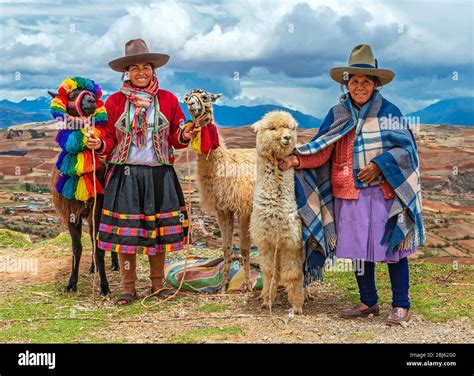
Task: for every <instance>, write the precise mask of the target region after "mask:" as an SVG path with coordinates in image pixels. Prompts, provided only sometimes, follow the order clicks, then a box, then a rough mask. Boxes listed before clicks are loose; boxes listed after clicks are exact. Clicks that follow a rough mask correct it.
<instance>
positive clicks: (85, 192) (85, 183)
mask: <svg viewBox="0 0 474 376" xmlns="http://www.w3.org/2000/svg"><path fill="white" fill-rule="evenodd" d="M74 90H83V91H85V92H89V93H90V94H92V95H93V96H94V98H95V100H96V106H97V107H96V110H95V112H94V113H93V114H92V115H91V116H89V117H86V116H83V117H80V118H77V119H78V120H81V121H78V122H77V123H76V124H77V125H78V126H77V127H78V128H80V129H61V130H60V131H59V132H58V134H57V136H56V142H57V144H58V145H59V146H60V147H61V149H62V151H61V153H60V154H59V156H58V159H57V161H56V168H57V169H58V170H59V175H58V178H57V180H56V183H55V188H56V191H57V192H58V193H59V194H61V195H63V196H64V197H65V198H67V199H68V200H74V199H75V200H79V201H87V200H88V199H89V198H92V197H94V179H95V181H96V192H97V193H98V194H100V193H102V192H103V188H102V185H101V184H100V182H99V180H97V179H96V177H95V171H94V161H93V159H92V158H94V159H95V170H96V171H97V170H98V169H99V168H100V160H99V157H98V155H97V154H96V153H94V154H92V151H91V150H90V149H88V148H87V146H86V143H87V139H88V137H90V136H91V135H92V134H93V135H94V136H96V137H100V136H101V132H100V129H98V128H96V127H95V126H94V125H101V124H105V123H106V122H107V112H106V111H105V106H104V103H103V102H102V101H101V100H100V98H101V96H102V91H101V90H100V87H99V85H97V84H96V83H95V82H94V81H92V80H89V79H87V78H83V77H72V78H70V77H68V78H66V79H65V80H64V81H63V82H62V83H61V85H60V86H59V89H58V95H57V96H56V97H55V98H53V100H52V101H51V115H52V116H53V118H55V119H57V120H63V121H67V120H68V119H71V118H72V119H74V117H73V116H72V115H70V114H68V113H67V106H68V102H69V94H70V93H71V92H73V91H74ZM81 94H82V93H81ZM81 94H79V95H78V98H79V101H80V100H82V98H83V95H81ZM76 99H77V98H76ZM78 107H80V103H79V106H78ZM81 123H82V124H84V126H83V127H80V126H79V125H80V124H81ZM90 125H92V127H90ZM65 128H68V127H65Z"/></svg>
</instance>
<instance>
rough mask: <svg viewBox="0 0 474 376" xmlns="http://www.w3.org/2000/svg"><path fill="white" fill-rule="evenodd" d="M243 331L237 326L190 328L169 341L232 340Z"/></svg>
mask: <svg viewBox="0 0 474 376" xmlns="http://www.w3.org/2000/svg"><path fill="white" fill-rule="evenodd" d="M242 333H243V331H242V329H241V328H239V327H238V326H227V327H214V326H207V327H204V328H196V329H191V330H189V331H187V332H185V333H183V334H179V335H177V336H174V337H173V339H172V341H171V342H174V343H200V342H203V341H206V342H208V341H212V342H222V341H228V340H232V338H233V337H235V336H237V335H239V334H242Z"/></svg>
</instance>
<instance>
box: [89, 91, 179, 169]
mask: <svg viewBox="0 0 474 376" xmlns="http://www.w3.org/2000/svg"><path fill="white" fill-rule="evenodd" d="M154 100H155V109H158V107H159V111H156V114H155V125H154V128H153V131H152V132H153V137H152V139H153V150H154V152H155V154H156V157H157V159H158V161H159V162H160V163H162V164H167V165H171V164H173V162H174V155H173V148H175V149H183V148H185V147H187V145H188V144H187V143H182V142H180V135H181V131H182V128H181V127H180V124H182V123H184V120H185V116H184V114H183V111H182V110H181V107H180V106H179V102H178V99H177V98H176V96H174V95H173V94H172V93H170V92H169V91H166V90H161V89H160V90H158V95H157V96H156V97H155V98H154ZM157 101H158V103H157ZM128 107H129V102H128V101H127V97H126V96H125V94H123V93H122V92H117V93H114V94H112V95H111V96H110V97H108V98H107V100H106V102H105V108H106V110H107V117H108V119H107V123H106V124H105V125H104V126H102V127H103V129H101V131H102V136H101V139H102V141H103V145H102V147H101V149H99V150H98V154H100V155H105V156H106V159H107V160H108V161H109V162H110V163H114V164H124V163H126V162H127V158H128V153H129V151H130V145H131V141H132V131H131V126H130V119H129V117H128V116H127V114H128V111H127V108H128Z"/></svg>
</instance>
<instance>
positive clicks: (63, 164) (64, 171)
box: [59, 153, 72, 175]
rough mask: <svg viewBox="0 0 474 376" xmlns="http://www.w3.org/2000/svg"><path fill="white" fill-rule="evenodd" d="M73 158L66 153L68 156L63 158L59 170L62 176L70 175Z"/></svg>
mask: <svg viewBox="0 0 474 376" xmlns="http://www.w3.org/2000/svg"><path fill="white" fill-rule="evenodd" d="M71 157H72V154H69V153H66V155H65V156H64V157H63V158H62V162H61V167H60V168H59V171H61V174H63V175H69V174H68V173H67V172H68V169H69V164H70V163H71Z"/></svg>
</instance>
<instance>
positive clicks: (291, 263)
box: [250, 111, 304, 314]
mask: <svg viewBox="0 0 474 376" xmlns="http://www.w3.org/2000/svg"><path fill="white" fill-rule="evenodd" d="M253 128H254V130H255V132H256V133H257V180H256V182H255V192H254V198H253V211H252V216H251V219H250V235H251V239H252V241H253V243H254V244H255V245H256V246H257V247H258V248H259V253H260V257H259V258H260V260H261V262H260V266H261V269H262V272H263V290H262V294H261V296H260V297H261V298H263V305H262V308H269V307H271V304H272V303H273V301H274V299H275V297H276V293H277V287H278V285H283V286H284V287H285V288H286V291H287V293H288V300H289V302H290V304H291V305H292V308H293V312H294V313H295V314H301V313H302V311H303V303H304V288H303V261H304V253H303V244H302V226H301V219H300V217H299V215H298V211H297V206H296V198H295V182H294V170H293V169H289V170H286V171H280V170H279V169H278V165H277V160H278V159H281V158H283V157H286V156H288V155H290V154H291V152H292V151H293V149H294V147H295V145H296V137H297V135H296V128H297V122H296V120H295V119H294V118H293V117H292V116H291V115H290V114H289V113H287V112H284V111H272V112H269V113H267V114H266V115H265V116H264V117H263V118H262V119H261V120H260V121H258V122H257V123H255V124H254V125H253ZM275 251H276V258H275ZM273 271H275V273H273ZM272 280H273V283H272ZM270 284H272V291H271V296H270Z"/></svg>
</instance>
